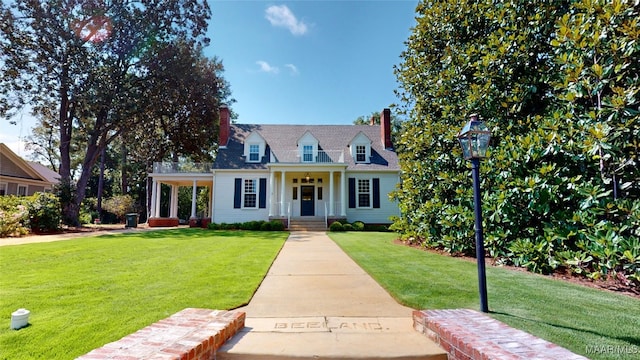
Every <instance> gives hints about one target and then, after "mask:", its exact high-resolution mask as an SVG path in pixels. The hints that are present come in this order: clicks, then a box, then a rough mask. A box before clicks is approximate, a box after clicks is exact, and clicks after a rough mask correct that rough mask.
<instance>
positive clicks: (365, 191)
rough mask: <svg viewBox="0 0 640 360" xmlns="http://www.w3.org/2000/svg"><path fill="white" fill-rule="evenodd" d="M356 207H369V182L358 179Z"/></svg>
mask: <svg viewBox="0 0 640 360" xmlns="http://www.w3.org/2000/svg"><path fill="white" fill-rule="evenodd" d="M358 207H371V182H370V180H369V179H358Z"/></svg>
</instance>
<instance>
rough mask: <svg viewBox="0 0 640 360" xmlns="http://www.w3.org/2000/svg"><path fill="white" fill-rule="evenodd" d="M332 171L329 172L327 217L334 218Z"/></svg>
mask: <svg viewBox="0 0 640 360" xmlns="http://www.w3.org/2000/svg"><path fill="white" fill-rule="evenodd" d="M333 173H334V172H333V170H331V171H330V172H329V216H334V215H335V211H334V209H333V208H334V207H335V205H334V203H333Z"/></svg>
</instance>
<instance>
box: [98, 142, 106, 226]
mask: <svg viewBox="0 0 640 360" xmlns="http://www.w3.org/2000/svg"><path fill="white" fill-rule="evenodd" d="M106 157H107V147H106V146H105V147H104V148H102V152H101V154H100V177H99V178H98V202H97V204H96V207H97V209H96V210H97V211H98V216H99V219H100V220H101V221H102V220H103V219H102V193H103V191H104V165H105V162H106Z"/></svg>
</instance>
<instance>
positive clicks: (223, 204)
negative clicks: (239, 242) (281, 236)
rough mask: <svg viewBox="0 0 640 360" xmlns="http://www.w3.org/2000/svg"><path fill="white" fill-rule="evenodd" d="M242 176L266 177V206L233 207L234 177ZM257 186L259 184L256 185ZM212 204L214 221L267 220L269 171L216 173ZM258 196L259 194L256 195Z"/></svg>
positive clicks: (246, 177) (245, 177) (244, 177)
mask: <svg viewBox="0 0 640 360" xmlns="http://www.w3.org/2000/svg"><path fill="white" fill-rule="evenodd" d="M236 178H242V179H248V178H255V179H259V178H266V179H267V194H266V199H267V207H266V208H264V209H260V208H258V207H256V208H254V209H253V208H252V209H243V208H240V209H234V207H233V202H234V190H235V189H234V186H235V183H234V181H235V179H236ZM258 187H259V185H258ZM214 188H215V190H214V204H213V219H212V221H213V222H214V223H218V224H219V223H242V222H247V221H257V220H268V219H269V206H270V205H271V204H270V203H269V194H268V192H269V173H268V172H237V173H228V172H222V173H221V172H218V173H216V177H215V182H214ZM258 198H259V195H258Z"/></svg>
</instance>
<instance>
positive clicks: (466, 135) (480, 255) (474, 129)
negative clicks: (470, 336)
mask: <svg viewBox="0 0 640 360" xmlns="http://www.w3.org/2000/svg"><path fill="white" fill-rule="evenodd" d="M490 139H491V132H490V131H489V128H487V126H486V125H485V124H484V122H482V121H481V120H478V115H476V114H474V115H471V119H470V120H469V122H468V123H467V124H466V125H465V126H464V127H463V128H462V130H460V133H458V141H460V146H461V147H462V153H463V155H464V158H465V159H466V160H471V170H472V171H471V172H472V174H473V203H474V206H475V218H476V225H475V229H476V261H477V262H478V289H479V291H480V310H481V311H482V312H485V313H486V312H489V305H488V303H487V276H486V271H485V267H484V238H483V235H482V204H481V203H480V159H483V158H485V157H487V148H488V147H489V140H490Z"/></svg>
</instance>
